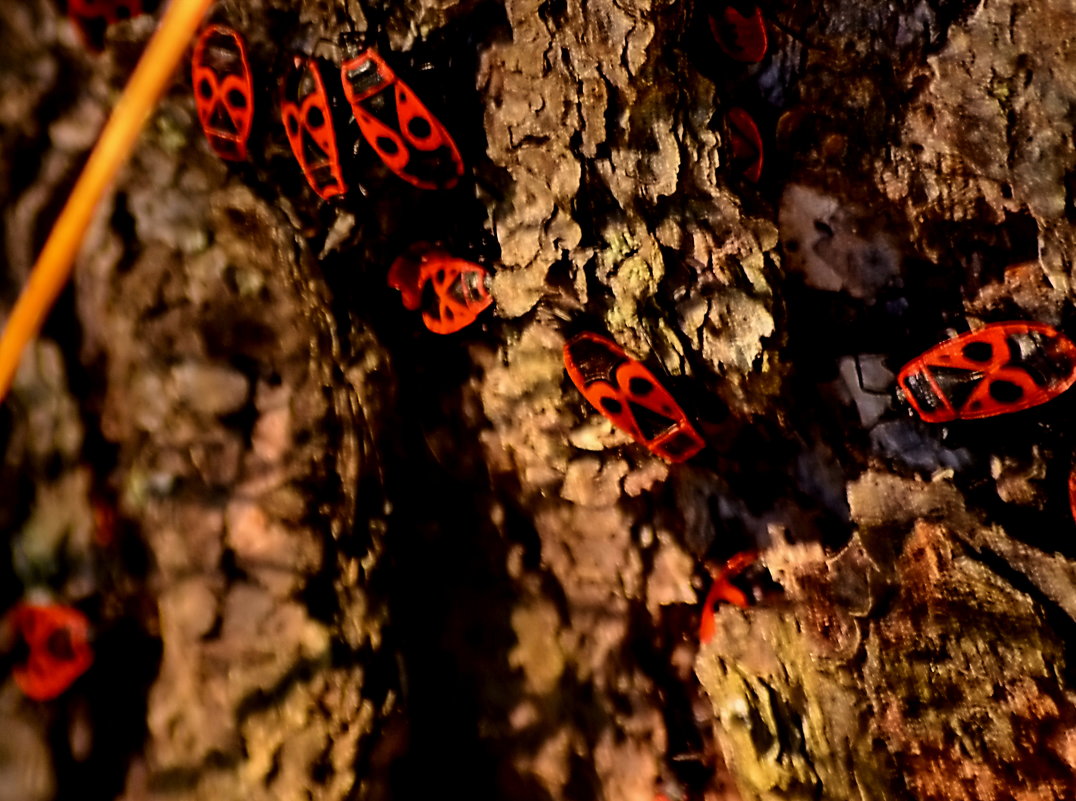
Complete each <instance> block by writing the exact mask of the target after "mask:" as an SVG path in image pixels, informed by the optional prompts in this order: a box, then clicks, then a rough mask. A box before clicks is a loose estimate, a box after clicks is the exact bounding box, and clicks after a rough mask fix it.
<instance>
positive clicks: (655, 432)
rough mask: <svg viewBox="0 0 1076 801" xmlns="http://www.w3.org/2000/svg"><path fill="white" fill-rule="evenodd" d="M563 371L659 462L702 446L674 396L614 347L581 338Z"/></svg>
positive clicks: (593, 337)
mask: <svg viewBox="0 0 1076 801" xmlns="http://www.w3.org/2000/svg"><path fill="white" fill-rule="evenodd" d="M564 366H565V368H566V369H567V371H568V375H569V376H570V377H571V379H572V383H574V384H575V386H576V388H577V389H578V390H579V391H580V392H582V393H583V397H584V398H586V399H587V400H588V401H589V402H590V404H591V405H592V406H593V407H594V408H595V409H597V410H598V411H600V412H601V413H602V414H603V415H604V416H605V417H606V418H608V420H609V421H610V422H611V423H612V424H613V425H614V426H616V427H617V428H619V429H620V430H621V431H625V432H627V433H628V434H630V435H631V437H632V438H633V439H634V440H635V441H636V442H638V443H639V444H641V445H645V446H646V447H647V448H648V449H649V450H650V451H651V452H652V453H655V454H657V455H658V456H660V457H661V458H662V459H665V460H667V461H670V462H683V461H685V460H687V459H690V458H691V457H692V456H694V455H695V454H696V453H698V452H699V451H700V450H702V449H703V448H704V447H705V445H706V443H705V442H703V439H702V437H700V436H699V433H698V432H697V431H696V430H695V427H694V426H692V425H691V422H690V421H689V420H688V418H687V415H686V414H684V410H683V409H681V408H680V406H679V405H678V404H677V403H676V401H675V400H673V397H672V395H670V394H669V393H668V392H667V391H666V390H665V388H664V387H662V386H661V384H660V383H658V380H657V379H656V378H654V375H653V374H652V373H651V372H650V371H649V370H647V369H646V367H644V366H643V365H642V364H641V363H640V362H638V361H636V360H635V359H632V358H631V357H629V356H628V355H627V354H626V353H625V352H624V350H623V349H622V348H621V347H620V346H619V345H617V344H616V343H614V342H612V341H610V340H608V339H606V338H605V337H602V336H599V335H598V334H594V333H590V332H586V333H582V334H579V335H578V336H576V337H574V338H572V339H571V340H569V341H568V343H567V344H566V345H565V346H564Z"/></svg>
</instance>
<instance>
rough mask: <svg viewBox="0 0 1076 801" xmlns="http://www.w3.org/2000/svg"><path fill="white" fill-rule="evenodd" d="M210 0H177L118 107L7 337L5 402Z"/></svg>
mask: <svg viewBox="0 0 1076 801" xmlns="http://www.w3.org/2000/svg"><path fill="white" fill-rule="evenodd" d="M211 2H212V0H172V2H171V4H170V5H169V6H168V10H167V11H166V12H165V15H164V18H163V19H162V20H161V24H160V26H159V27H158V28H157V32H156V33H155V34H154V35H153V38H152V39H150V42H149V45H147V46H146V52H145V53H143V54H142V58H141V59H140V60H139V62H138V66H137V67H135V71H134V74H133V75H131V79H130V80H129V81H128V82H127V87H126V88H125V89H124V90H123V94H122V95H121V96H120V99H119V102H118V103H116V107H115V108H114V109H113V110H112V116H111V117H110V118H109V120H108V123H107V124H106V125H105V127H104V130H103V131H101V136H100V138H98V140H97V145H96V146H95V147H94V149H93V152H92V153H90V158H89V159H88V160H87V162H86V166H85V167H83V169H82V174H81V175H80V176H79V179H78V183H76V184H75V188H74V189H73V190H72V191H71V196H70V197H69V198H68V199H67V203H66V205H64V208H63V211H61V212H60V216H59V218H58V219H57V220H56V224H55V225H53V227H52V231H51V232H50V233H49V238H48V240H47V241H46V242H45V247H44V248H42V250H41V254H40V255H39V256H38V258H37V263H36V264H35V265H34V268H33V270H31V271H30V280H29V281H27V283H26V286H25V287H24V288H23V290H22V294H20V295H19V299H18V301H17V302H16V303H15V308H14V309H12V312H11V317H10V318H8V321H7V325H6V326H4V333H3V334H2V335H0V401H2V400H3V399H4V397H5V396H6V395H7V393H8V390H9V389H11V382H12V381H13V380H14V378H15V371H16V370H17V369H18V366H19V359H20V358H21V357H22V352H23V350H24V349H25V347H26V345H27V343H28V342H29V341H30V340H31V339H33V338H34V337H35V336H36V335H37V332H38V330H40V328H41V325H42V323H44V321H45V317H46V315H47V314H48V312H49V309H50V308H52V304H53V303H55V302H56V297H57V296H58V295H59V294H60V290H61V289H63V285H64V284H65V283H66V282H67V279H68V277H69V276H70V275H71V268H72V266H73V265H74V263H75V257H76V256H77V255H78V249H79V247H80V246H81V244H82V238H83V236H85V234H86V228H87V226H89V224H90V219H91V218H92V216H93V210H94V209H95V208H96V207H97V204H98V203H99V202H100V201H101V196H102V195H104V193H105V190H106V189H108V186H109V184H111V183H112V179H113V178H114V177H115V175H116V172H117V170H119V168H120V167H121V166H123V164H124V162H126V161H127V159H128V158H129V157H130V155H131V151H132V150H134V146H135V142H136V141H137V140H138V135H139V133H141V131H142V128H143V126H144V125H145V124H146V120H147V119H148V118H149V115H150V112H152V111H153V108H154V106H156V104H157V100H158V98H159V97H160V96H161V93H162V92H163V91H164V89H165V86H167V84H168V81H169V79H170V78H171V77H172V73H173V71H174V70H175V68H176V65H177V64H178V63H179V60H180V59H181V58H182V57H183V53H184V51H185V50H186V49H187V45H188V44H189V43H190V41H191V39H192V38H193V36H194V32H195V30H196V29H197V28H198V23H199V22H201V20H202V17H203V16H204V15H205V12H206V9H207V8H208V7H209V4H210V3H211Z"/></svg>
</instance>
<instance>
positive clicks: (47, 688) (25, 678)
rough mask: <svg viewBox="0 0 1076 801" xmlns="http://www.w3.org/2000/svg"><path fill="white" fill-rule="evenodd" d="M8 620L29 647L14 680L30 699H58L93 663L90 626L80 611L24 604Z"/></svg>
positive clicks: (18, 666)
mask: <svg viewBox="0 0 1076 801" xmlns="http://www.w3.org/2000/svg"><path fill="white" fill-rule="evenodd" d="M8 619H9V621H10V622H11V625H12V628H13V629H14V630H15V633H16V634H17V636H18V637H19V638H20V639H21V641H22V643H23V644H24V645H25V647H26V660H25V661H24V662H20V663H19V664H17V665H15V667H14V669H13V670H12V676H13V677H14V679H15V684H17V685H18V687H19V689H20V690H22V691H23V693H25V694H26V696H27V697H29V698H33V699H34V700H35V701H48V700H50V699H52V698H55V697H56V696H58V695H60V694H61V693H63V692H64V691H65V690H66V689H67V688H68V687H70V686H71V684H72V682H74V681H75V679H77V678H78V677H79V676H81V675H82V674H83V673H85V672H86V670H87V669H88V668H89V666H90V665H91V664H92V663H93V649H92V648H91V646H90V624H89V622H88V621H87V620H86V616H85V615H84V614H82V613H81V612H80V611H78V610H77V609H75V608H73V607H70V606H64V605H62V604H29V603H22V604H19V605H18V606H16V607H15V608H14V609H13V610H12V611H11V613H10V616H9V618H8Z"/></svg>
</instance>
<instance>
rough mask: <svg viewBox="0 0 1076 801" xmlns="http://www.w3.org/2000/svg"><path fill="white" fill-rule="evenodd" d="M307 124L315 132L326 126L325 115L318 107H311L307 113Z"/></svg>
mask: <svg viewBox="0 0 1076 801" xmlns="http://www.w3.org/2000/svg"><path fill="white" fill-rule="evenodd" d="M306 124H307V126H308V127H310V128H313V129H314V130H317V129H319V128H321V127H322V126H323V125H325V113H324V112H323V111H322V110H321V109H320V108H318V107H317V106H311V107H310V110H309V111H307V112H306Z"/></svg>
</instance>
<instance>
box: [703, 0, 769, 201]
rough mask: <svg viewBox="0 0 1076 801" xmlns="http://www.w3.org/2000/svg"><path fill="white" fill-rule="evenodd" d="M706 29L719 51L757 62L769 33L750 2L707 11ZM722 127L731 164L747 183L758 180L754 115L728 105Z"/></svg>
mask: <svg viewBox="0 0 1076 801" xmlns="http://www.w3.org/2000/svg"><path fill="white" fill-rule="evenodd" d="M710 31H711V32H712V33H713V36H714V39H715V40H716V41H717V45H718V47H720V48H721V51H722V52H723V53H724V54H725V55H726V56H728V57H729V58H731V59H732V60H733V61H738V62H740V63H742V64H758V63H759V62H761V61H762V59H764V58H765V57H766V51H767V49H768V48H769V37H768V36H767V33H766V20H765V19H764V18H763V16H762V9H761V8H760V7H759V6H751V7H750V8H749V10H748V11H747V13H743V12H741V11H740V9H739V8H737V7H736V6H735V5H733V4H731V3H730V4H727V5H724V6H722V7H721V8H720V10H718V11H716V12H714V13H713V14H711V15H710ZM725 131H726V134H727V136H728V145H727V153H728V159H729V161H730V162H731V166H732V168H733V169H734V170H735V171H736V172H738V173H740V174H741V175H743V176H744V177H745V178H746V179H747V180H749V181H751V183H758V182H759V180H760V179H761V178H762V165H763V144H762V134H761V133H760V132H759V129H758V125H757V123H756V122H755V120H754V118H753V117H752V116H751V115H750V114H749V113H748V112H747V110H746V109H743V108H740V107H735V108H731V109H729V110H728V112H727V113H726V114H725Z"/></svg>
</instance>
